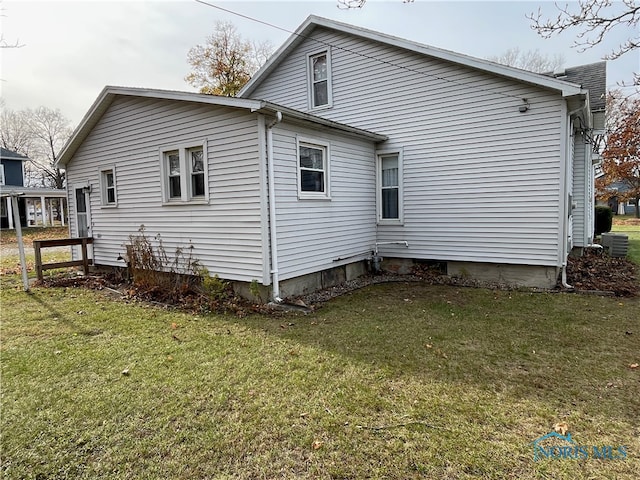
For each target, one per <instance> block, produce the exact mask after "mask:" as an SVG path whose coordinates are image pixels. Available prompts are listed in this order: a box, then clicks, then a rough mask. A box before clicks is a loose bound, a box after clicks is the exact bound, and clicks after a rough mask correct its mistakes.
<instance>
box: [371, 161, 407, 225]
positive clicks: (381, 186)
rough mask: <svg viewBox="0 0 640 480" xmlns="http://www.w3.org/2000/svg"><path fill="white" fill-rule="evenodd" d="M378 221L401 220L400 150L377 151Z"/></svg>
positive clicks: (393, 221) (397, 221) (392, 221)
mask: <svg viewBox="0 0 640 480" xmlns="http://www.w3.org/2000/svg"><path fill="white" fill-rule="evenodd" d="M377 163H378V221H379V222H380V223H401V222H402V152H379V153H378V162H377Z"/></svg>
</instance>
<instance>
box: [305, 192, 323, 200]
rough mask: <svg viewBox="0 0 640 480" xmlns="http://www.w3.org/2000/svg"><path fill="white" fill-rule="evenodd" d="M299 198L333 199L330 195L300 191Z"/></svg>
mask: <svg viewBox="0 0 640 480" xmlns="http://www.w3.org/2000/svg"><path fill="white" fill-rule="evenodd" d="M298 200H331V197H330V196H329V195H325V194H324V193H323V194H318V195H313V194H309V193H298Z"/></svg>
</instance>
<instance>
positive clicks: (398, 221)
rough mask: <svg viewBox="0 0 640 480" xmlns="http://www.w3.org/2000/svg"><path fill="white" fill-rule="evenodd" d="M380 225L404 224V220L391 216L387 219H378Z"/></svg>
mask: <svg viewBox="0 0 640 480" xmlns="http://www.w3.org/2000/svg"><path fill="white" fill-rule="evenodd" d="M378 225H381V226H385V225H395V226H400V227H401V226H404V221H403V220H402V219H399V218H397V219H391V218H385V219H379V220H378Z"/></svg>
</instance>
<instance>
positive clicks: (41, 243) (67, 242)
mask: <svg viewBox="0 0 640 480" xmlns="http://www.w3.org/2000/svg"><path fill="white" fill-rule="evenodd" d="M90 243H93V237H83V238H59V239H55V240H34V241H33V249H34V252H35V256H36V273H37V274H38V280H40V281H42V279H43V275H42V272H43V271H45V270H52V269H54V268H65V267H78V266H82V270H83V272H84V274H85V275H86V274H87V273H89V265H93V260H92V259H90V258H89V255H88V253H87V245H89V244H90ZM73 245H81V246H82V247H81V249H82V260H70V261H68V262H55V263H44V264H43V263H42V254H41V249H43V248H48V247H66V246H73Z"/></svg>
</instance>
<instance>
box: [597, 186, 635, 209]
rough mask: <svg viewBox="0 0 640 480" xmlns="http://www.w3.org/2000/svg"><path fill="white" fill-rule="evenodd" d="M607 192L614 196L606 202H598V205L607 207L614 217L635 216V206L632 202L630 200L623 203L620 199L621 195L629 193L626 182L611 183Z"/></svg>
mask: <svg viewBox="0 0 640 480" xmlns="http://www.w3.org/2000/svg"><path fill="white" fill-rule="evenodd" d="M607 190H609V191H610V192H611V194H612V195H614V196H612V197H611V198H609V200H607V201H606V202H605V201H598V202H597V204H598V205H604V206H608V207H609V208H610V209H611V210H612V211H613V214H614V215H635V214H636V204H635V201H634V200H632V199H630V200H626V201H625V200H621V199H620V197H621V196H622V194H624V193H626V192H628V191H629V185H628V184H627V183H626V182H612V183H610V184H609V185H608V187H607ZM616 194H620V195H616Z"/></svg>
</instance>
